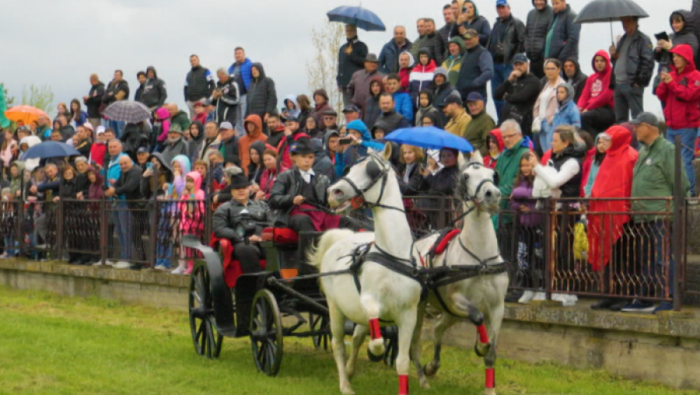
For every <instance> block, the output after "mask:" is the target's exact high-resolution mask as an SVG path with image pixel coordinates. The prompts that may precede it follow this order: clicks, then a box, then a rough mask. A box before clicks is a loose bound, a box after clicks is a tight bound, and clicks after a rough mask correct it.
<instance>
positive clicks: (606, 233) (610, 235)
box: [588, 126, 639, 271]
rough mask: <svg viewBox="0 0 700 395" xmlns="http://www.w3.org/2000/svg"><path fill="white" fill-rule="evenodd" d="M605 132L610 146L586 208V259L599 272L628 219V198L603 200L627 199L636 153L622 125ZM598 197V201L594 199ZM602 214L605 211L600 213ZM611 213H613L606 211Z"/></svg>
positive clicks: (608, 258)
mask: <svg viewBox="0 0 700 395" xmlns="http://www.w3.org/2000/svg"><path fill="white" fill-rule="evenodd" d="M605 133H607V134H609V135H610V137H611V138H612V145H611V146H610V148H609V149H608V150H607V151H606V152H605V160H604V161H603V162H602V163H601V164H600V168H599V169H598V175H596V178H595V184H593V189H592V190H591V198H593V199H594V200H591V202H590V205H589V208H588V213H589V214H588V245H589V246H590V249H589V251H588V260H589V261H590V262H591V265H592V266H593V270H595V271H600V270H602V269H603V267H605V266H606V265H607V264H608V262H609V261H610V256H611V255H612V249H613V248H612V247H613V245H614V244H615V242H616V241H617V240H618V239H619V238H620V237H621V236H622V233H623V231H624V229H623V225H624V224H625V223H626V222H627V221H629V220H630V216H629V215H628V214H622V213H628V212H629V211H630V201H629V200H605V199H614V198H628V197H630V196H631V195H632V176H633V173H634V165H635V163H637V158H638V157H639V154H638V153H637V151H635V150H634V148H632V147H631V146H630V142H631V141H632V134H631V133H630V131H629V130H627V129H625V128H624V127H622V126H613V127H611V128H610V129H608V130H607V131H606V132H605ZM595 199H602V200H595ZM603 213H605V214H603ZM607 213H615V214H607Z"/></svg>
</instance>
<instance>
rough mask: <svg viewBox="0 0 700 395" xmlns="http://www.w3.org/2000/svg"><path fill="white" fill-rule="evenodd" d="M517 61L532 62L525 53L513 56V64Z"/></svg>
mask: <svg viewBox="0 0 700 395" xmlns="http://www.w3.org/2000/svg"><path fill="white" fill-rule="evenodd" d="M515 63H530V59H528V58H527V55H525V54H524V53H519V54H515V56H513V64H515Z"/></svg>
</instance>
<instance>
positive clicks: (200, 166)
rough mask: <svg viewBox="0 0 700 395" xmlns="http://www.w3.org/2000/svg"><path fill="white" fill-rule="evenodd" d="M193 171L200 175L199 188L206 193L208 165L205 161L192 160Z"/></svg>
mask: <svg viewBox="0 0 700 395" xmlns="http://www.w3.org/2000/svg"><path fill="white" fill-rule="evenodd" d="M194 171H196V172H197V173H199V175H200V176H202V185H201V186H200V188H201V189H202V191H204V193H205V194H206V193H207V171H209V165H207V162H206V161H203V160H198V161H195V162H194Z"/></svg>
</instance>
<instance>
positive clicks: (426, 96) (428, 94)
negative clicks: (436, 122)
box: [416, 89, 439, 126]
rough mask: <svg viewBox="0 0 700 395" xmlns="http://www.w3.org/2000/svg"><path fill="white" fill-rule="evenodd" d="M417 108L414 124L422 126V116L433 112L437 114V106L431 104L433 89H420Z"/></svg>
mask: <svg viewBox="0 0 700 395" xmlns="http://www.w3.org/2000/svg"><path fill="white" fill-rule="evenodd" d="M418 104H419V108H418V112H417V113H416V126H424V125H423V118H425V117H426V116H427V115H428V114H435V115H438V116H439V112H438V110H437V108H435V107H434V106H433V91H431V90H429V89H424V90H423V91H421V93H420V96H419V101H418Z"/></svg>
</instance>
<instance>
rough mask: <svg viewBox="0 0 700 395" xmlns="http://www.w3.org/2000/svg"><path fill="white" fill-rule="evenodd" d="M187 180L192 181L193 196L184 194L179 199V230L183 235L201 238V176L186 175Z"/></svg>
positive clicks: (192, 173)
mask: <svg viewBox="0 0 700 395" xmlns="http://www.w3.org/2000/svg"><path fill="white" fill-rule="evenodd" d="M186 177H188V178H191V179H192V180H194V190H195V193H194V194H185V192H184V191H183V193H182V196H181V197H180V200H181V203H180V214H181V220H180V230H181V231H182V234H183V235H192V234H194V235H198V236H201V235H202V232H203V231H204V199H205V195H204V191H203V190H202V176H201V175H200V174H199V172H196V171H191V172H189V173H187V176H186Z"/></svg>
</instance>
